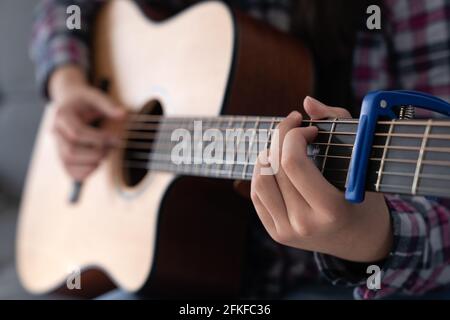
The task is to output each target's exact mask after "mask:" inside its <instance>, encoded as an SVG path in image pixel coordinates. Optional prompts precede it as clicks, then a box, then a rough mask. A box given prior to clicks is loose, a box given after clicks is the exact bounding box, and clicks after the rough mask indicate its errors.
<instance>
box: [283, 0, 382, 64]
mask: <svg viewBox="0 0 450 320" xmlns="http://www.w3.org/2000/svg"><path fill="white" fill-rule="evenodd" d="M375 2H377V1H373V0H371V1H369V0H296V1H293V5H294V10H292V13H293V16H292V30H293V31H294V32H295V33H297V35H299V36H300V37H302V38H303V39H305V40H306V41H307V42H308V43H309V45H310V46H311V47H312V48H313V49H314V50H315V51H317V52H318V53H319V54H323V55H325V56H327V57H328V58H333V56H334V57H340V56H342V55H347V54H349V53H350V52H351V51H352V50H353V44H354V37H355V35H356V31H357V30H358V29H360V28H361V27H362V26H363V25H364V23H365V18H366V8H367V7H368V6H369V5H370V4H374V3H375ZM330 53H333V54H330Z"/></svg>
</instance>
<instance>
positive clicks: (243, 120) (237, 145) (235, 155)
mask: <svg viewBox="0 0 450 320" xmlns="http://www.w3.org/2000/svg"><path fill="white" fill-rule="evenodd" d="M245 123H246V117H243V118H242V120H241V126H240V127H239V128H236V129H237V130H236V131H237V132H239V135H238V136H237V138H236V149H235V153H234V161H233V163H232V164H231V170H230V172H229V177H230V178H232V177H238V176H239V175H238V174H237V173H235V172H234V169H235V168H236V165H240V164H239V163H238V159H239V155H238V154H239V144H240V143H241V138H242V137H243V136H244V129H245ZM244 143H245V138H244ZM244 149H245V148H244Z"/></svg>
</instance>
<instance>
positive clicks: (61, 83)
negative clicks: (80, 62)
mask: <svg viewBox="0 0 450 320" xmlns="http://www.w3.org/2000/svg"><path fill="white" fill-rule="evenodd" d="M88 86H89V82H88V80H87V77H86V75H85V73H84V71H83V70H82V69H81V68H80V67H78V66H76V65H65V66H62V67H59V68H58V69H56V70H55V71H54V72H53V74H52V75H51V77H50V81H49V94H50V98H51V100H53V101H60V100H63V99H64V98H65V97H66V96H67V95H69V94H70V93H71V92H73V91H75V90H78V89H80V88H85V87H88Z"/></svg>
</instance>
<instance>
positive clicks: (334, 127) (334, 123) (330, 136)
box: [310, 119, 337, 174]
mask: <svg viewBox="0 0 450 320" xmlns="http://www.w3.org/2000/svg"><path fill="white" fill-rule="evenodd" d="M336 120H337V119H334V121H333V124H332V125H331V129H330V135H329V136H328V144H327V146H326V148H325V155H324V158H323V161H322V168H321V170H320V171H321V172H322V174H323V173H324V171H325V165H326V163H327V159H328V152H329V151H330V143H331V142H332V139H333V133H334V131H335V130H336ZM310 125H311V123H310Z"/></svg>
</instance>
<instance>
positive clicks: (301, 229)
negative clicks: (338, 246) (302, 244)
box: [291, 218, 314, 238]
mask: <svg viewBox="0 0 450 320" xmlns="http://www.w3.org/2000/svg"><path fill="white" fill-rule="evenodd" d="M291 224H292V229H293V230H294V232H295V234H296V235H297V236H299V237H302V238H307V237H311V236H312V235H313V234H314V230H313V228H312V227H311V226H310V225H309V224H307V223H306V221H304V219H299V218H296V219H294V220H293V221H292V222H291Z"/></svg>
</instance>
